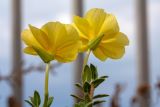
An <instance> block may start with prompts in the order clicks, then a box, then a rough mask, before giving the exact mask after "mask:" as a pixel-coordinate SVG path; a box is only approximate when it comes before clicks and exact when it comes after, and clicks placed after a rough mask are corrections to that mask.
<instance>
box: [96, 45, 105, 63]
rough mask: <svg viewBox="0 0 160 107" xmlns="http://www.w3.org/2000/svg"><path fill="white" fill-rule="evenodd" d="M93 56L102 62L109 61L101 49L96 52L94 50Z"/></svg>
mask: <svg viewBox="0 0 160 107" xmlns="http://www.w3.org/2000/svg"><path fill="white" fill-rule="evenodd" d="M93 54H94V55H95V56H96V57H97V58H98V59H100V60H101V61H105V60H106V59H107V56H106V55H105V54H104V52H103V50H101V49H100V48H96V49H95V50H93Z"/></svg>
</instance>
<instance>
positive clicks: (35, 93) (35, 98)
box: [34, 91, 41, 107]
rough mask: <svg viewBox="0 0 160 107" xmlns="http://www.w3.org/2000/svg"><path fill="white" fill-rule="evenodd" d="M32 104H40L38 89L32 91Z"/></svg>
mask: <svg viewBox="0 0 160 107" xmlns="http://www.w3.org/2000/svg"><path fill="white" fill-rule="evenodd" d="M34 102H35V103H34V104H35V105H36V106H37V107H39V105H40V104H41V98H40V95H39V93H38V91H34Z"/></svg>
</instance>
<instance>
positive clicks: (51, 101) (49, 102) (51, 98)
mask: <svg viewBox="0 0 160 107" xmlns="http://www.w3.org/2000/svg"><path fill="white" fill-rule="evenodd" d="M53 99H54V98H53V97H49V98H48V102H47V107H50V106H51V104H52V103H53Z"/></svg>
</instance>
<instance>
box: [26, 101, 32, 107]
mask: <svg viewBox="0 0 160 107" xmlns="http://www.w3.org/2000/svg"><path fill="white" fill-rule="evenodd" d="M24 101H25V102H26V103H28V104H29V105H30V106H31V107H34V105H33V104H32V102H30V101H29V100H24Z"/></svg>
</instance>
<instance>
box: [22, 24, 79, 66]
mask: <svg viewBox="0 0 160 107" xmlns="http://www.w3.org/2000/svg"><path fill="white" fill-rule="evenodd" d="M29 28H30V29H26V30H24V31H23V32H22V40H23V41H24V42H25V44H26V45H27V47H26V48H25V49H24V52H25V53H27V54H31V55H39V56H40V57H41V59H42V60H43V61H44V62H45V63H48V62H50V61H52V60H55V59H56V60H58V61H59V62H70V61H73V60H75V59H76V57H77V53H78V48H79V46H80V41H79V35H78V32H77V31H76V29H75V28H74V27H72V26H71V25H64V24H61V23H60V22H48V23H47V24H45V25H43V26H42V28H40V29H39V28H36V27H34V26H32V25H29Z"/></svg>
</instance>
